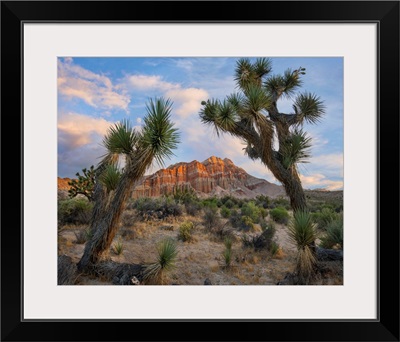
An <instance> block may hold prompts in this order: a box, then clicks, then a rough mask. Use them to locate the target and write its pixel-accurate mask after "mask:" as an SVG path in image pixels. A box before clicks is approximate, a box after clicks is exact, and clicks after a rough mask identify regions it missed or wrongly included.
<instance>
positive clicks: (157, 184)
mask: <svg viewBox="0 0 400 342" xmlns="http://www.w3.org/2000/svg"><path fill="white" fill-rule="evenodd" d="M177 189H179V190H193V191H194V192H196V193H197V194H198V195H199V196H201V197H204V196H224V195H232V196H235V197H242V198H253V197H256V196H257V195H260V194H263V195H268V196H270V197H277V196H285V192H284V190H283V187H282V186H278V185H276V184H272V183H270V182H268V181H266V180H265V179H260V178H256V177H253V176H251V175H249V174H248V173H247V172H246V171H245V170H244V169H242V168H240V167H237V166H236V165H235V164H234V163H233V162H232V161H231V160H230V159H227V158H225V159H221V158H218V157H215V156H212V157H210V158H208V159H206V160H205V161H203V162H199V161H197V160H194V161H192V162H190V163H185V162H181V163H177V164H174V165H171V166H169V167H168V168H166V169H162V170H159V171H157V172H155V173H154V174H153V175H150V176H145V177H144V178H143V179H142V180H141V181H139V182H138V183H137V184H136V185H135V187H134V189H133V191H132V197H133V198H138V197H157V196H160V195H166V194H171V193H173V192H174V191H176V190H177Z"/></svg>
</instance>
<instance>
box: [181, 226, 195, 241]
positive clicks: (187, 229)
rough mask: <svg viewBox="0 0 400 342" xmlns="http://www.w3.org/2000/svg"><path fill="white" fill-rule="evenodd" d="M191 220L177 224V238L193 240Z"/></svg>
mask: <svg viewBox="0 0 400 342" xmlns="http://www.w3.org/2000/svg"><path fill="white" fill-rule="evenodd" d="M193 227H194V225H193V222H190V221H186V222H184V223H182V224H181V225H180V226H179V233H178V240H181V241H184V242H185V241H187V242H190V241H192V240H193V236H192V230H193Z"/></svg>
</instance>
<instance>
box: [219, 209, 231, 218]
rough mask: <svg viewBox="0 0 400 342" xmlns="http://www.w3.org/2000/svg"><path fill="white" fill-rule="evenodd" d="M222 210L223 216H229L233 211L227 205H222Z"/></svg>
mask: <svg viewBox="0 0 400 342" xmlns="http://www.w3.org/2000/svg"><path fill="white" fill-rule="evenodd" d="M220 212H221V216H222V217H224V218H228V217H229V216H231V211H230V209H228V208H227V207H225V206H222V207H221V210H220Z"/></svg>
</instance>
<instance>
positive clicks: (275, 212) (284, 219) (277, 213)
mask: <svg viewBox="0 0 400 342" xmlns="http://www.w3.org/2000/svg"><path fill="white" fill-rule="evenodd" d="M269 214H270V215H271V217H272V219H273V220H274V221H275V222H278V223H283V224H287V223H288V221H289V213H288V211H287V210H286V209H285V208H283V207H277V208H275V209H272V210H271V211H270V212H269Z"/></svg>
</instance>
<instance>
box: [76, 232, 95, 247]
mask: <svg viewBox="0 0 400 342" xmlns="http://www.w3.org/2000/svg"><path fill="white" fill-rule="evenodd" d="M74 234H75V238H76V240H75V243H76V244H80V245H81V244H84V243H86V241H88V240H89V239H90V238H91V233H90V230H89V228H86V229H80V230H79V231H78V232H74Z"/></svg>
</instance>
